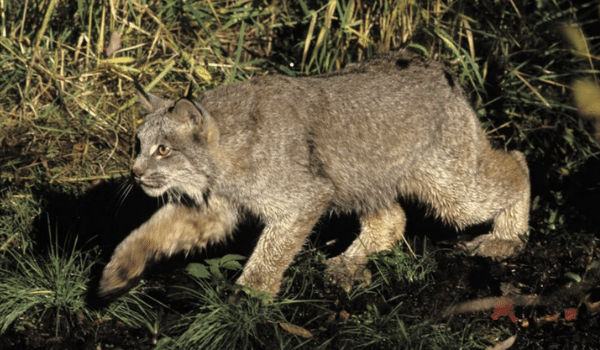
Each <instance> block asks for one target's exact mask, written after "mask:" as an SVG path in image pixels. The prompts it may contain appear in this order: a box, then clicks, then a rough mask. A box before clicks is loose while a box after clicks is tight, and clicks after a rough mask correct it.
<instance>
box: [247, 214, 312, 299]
mask: <svg viewBox="0 0 600 350" xmlns="http://www.w3.org/2000/svg"><path fill="white" fill-rule="evenodd" d="M319 216H320V211H314V212H313V213H311V214H303V215H302V217H300V218H297V219H296V220H291V219H288V220H284V221H275V222H268V221H267V223H266V226H265V229H264V231H263V233H262V234H261V236H260V238H259V240H258V244H257V245H256V248H255V249H254V252H253V253H252V255H251V256H250V259H248V262H247V263H246V266H244V271H243V272H242V275H241V276H240V277H239V278H238V280H237V283H238V284H240V285H244V286H246V287H249V288H251V289H254V290H256V291H260V292H266V293H267V294H268V296H270V297H274V296H275V295H277V293H278V292H279V289H280V285H281V280H282V278H283V273H284V272H285V270H287V268H288V266H289V265H290V264H291V262H292V260H293V259H294V257H295V256H296V254H297V253H298V252H299V251H300V249H302V246H303V245H304V242H305V241H306V237H308V235H309V234H310V233H311V231H312V229H313V227H314V225H315V224H316V222H317V220H318V219H319Z"/></svg>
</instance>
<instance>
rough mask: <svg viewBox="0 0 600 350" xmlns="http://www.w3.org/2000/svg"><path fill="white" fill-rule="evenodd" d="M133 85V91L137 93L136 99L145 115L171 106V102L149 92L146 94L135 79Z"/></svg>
mask: <svg viewBox="0 0 600 350" xmlns="http://www.w3.org/2000/svg"><path fill="white" fill-rule="evenodd" d="M133 84H134V85H135V89H136V90H137V92H138V98H139V99H140V103H141V104H142V108H143V109H144V111H145V112H146V113H152V112H154V111H156V110H157V109H159V108H161V107H167V106H169V105H172V104H173V102H172V101H171V100H166V99H163V98H160V97H158V96H156V95H153V94H151V93H149V92H146V91H145V90H144V88H143V87H142V86H141V85H140V83H139V82H138V80H137V79H135V78H133Z"/></svg>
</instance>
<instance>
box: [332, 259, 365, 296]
mask: <svg viewBox="0 0 600 350" xmlns="http://www.w3.org/2000/svg"><path fill="white" fill-rule="evenodd" d="M326 264H327V269H326V270H325V273H326V274H327V275H328V276H329V279H330V280H331V282H332V283H334V284H336V285H338V286H339V287H340V288H342V289H344V290H345V291H346V292H349V291H350V290H352V287H354V285H356V284H361V285H365V284H369V283H370V282H371V271H369V270H368V269H367V268H366V266H365V264H352V263H349V262H348V261H347V259H344V257H343V256H342V255H339V256H336V257H333V258H331V259H328V260H327V262H326Z"/></svg>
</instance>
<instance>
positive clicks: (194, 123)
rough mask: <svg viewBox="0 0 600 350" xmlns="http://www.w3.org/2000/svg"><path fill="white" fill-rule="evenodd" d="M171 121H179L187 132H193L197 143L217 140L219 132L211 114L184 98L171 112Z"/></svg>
mask: <svg viewBox="0 0 600 350" xmlns="http://www.w3.org/2000/svg"><path fill="white" fill-rule="evenodd" d="M171 119H173V120H175V121H178V122H179V123H180V124H181V125H182V126H183V128H185V130H186V131H189V132H192V134H193V139H194V141H196V142H200V141H201V140H206V141H208V142H209V143H211V142H213V141H215V140H216V138H217V137H218V134H219V131H218V128H217V125H216V124H215V121H214V120H213V119H212V117H211V116H210V114H209V113H208V112H207V111H205V110H204V108H202V107H201V106H197V105H196V104H195V103H194V102H192V101H190V100H188V99H185V98H182V99H181V100H179V101H177V103H175V107H173V110H172V111H171Z"/></svg>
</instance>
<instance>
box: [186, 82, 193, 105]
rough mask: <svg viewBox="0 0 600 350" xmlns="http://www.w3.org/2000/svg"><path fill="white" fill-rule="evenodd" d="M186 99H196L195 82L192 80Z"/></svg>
mask: <svg viewBox="0 0 600 350" xmlns="http://www.w3.org/2000/svg"><path fill="white" fill-rule="evenodd" d="M184 98H185V99H186V100H190V101H192V100H193V99H194V82H193V81H191V80H190V85H188V88H187V90H186V91H185V97H184Z"/></svg>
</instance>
